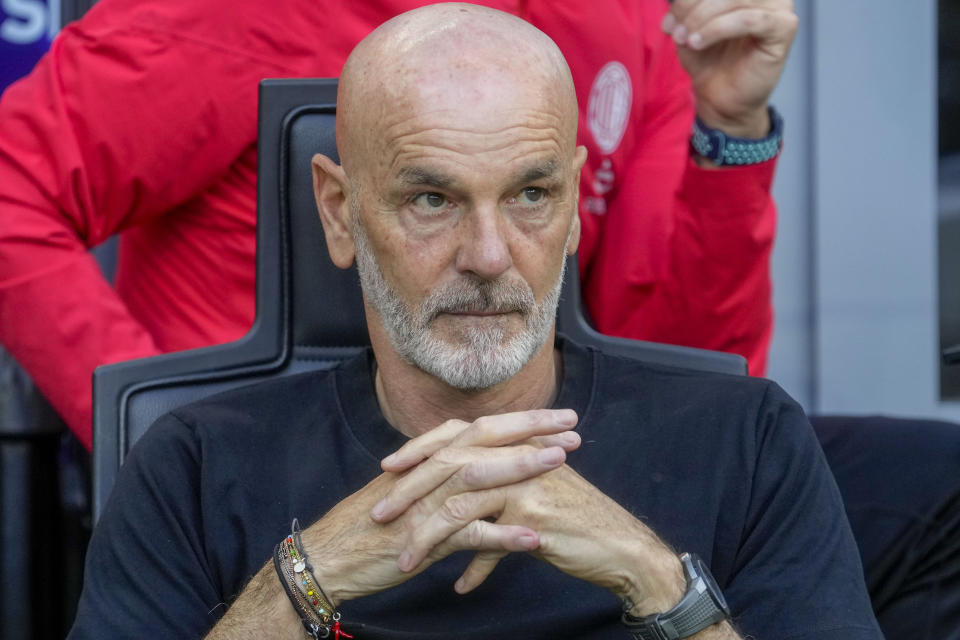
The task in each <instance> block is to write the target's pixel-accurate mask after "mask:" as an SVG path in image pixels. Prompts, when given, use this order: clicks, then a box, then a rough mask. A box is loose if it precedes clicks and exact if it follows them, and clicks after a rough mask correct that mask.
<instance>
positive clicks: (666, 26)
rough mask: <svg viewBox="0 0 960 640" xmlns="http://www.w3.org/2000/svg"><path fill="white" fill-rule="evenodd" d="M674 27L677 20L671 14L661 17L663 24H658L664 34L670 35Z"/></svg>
mask: <svg viewBox="0 0 960 640" xmlns="http://www.w3.org/2000/svg"><path fill="white" fill-rule="evenodd" d="M675 26H677V19H676V18H674V17H673V14H672V13H668V14H667V15H665V16H663V22H661V23H660V28H661V29H663V31H664V32H666V33H672V32H673V28H674V27H675Z"/></svg>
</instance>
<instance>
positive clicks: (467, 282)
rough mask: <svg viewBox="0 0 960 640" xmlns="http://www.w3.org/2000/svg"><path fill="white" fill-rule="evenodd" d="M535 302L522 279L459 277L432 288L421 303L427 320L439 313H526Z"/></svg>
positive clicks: (530, 290)
mask: <svg viewBox="0 0 960 640" xmlns="http://www.w3.org/2000/svg"><path fill="white" fill-rule="evenodd" d="M535 306H536V299H535V298H534V297H533V289H531V288H530V285H528V284H527V283H526V282H523V281H511V280H505V279H501V280H475V279H461V280H456V281H454V282H451V283H449V284H446V285H444V286H442V287H441V288H439V289H437V290H435V291H433V292H431V293H430V295H428V296H427V298H426V299H425V300H424V301H423V303H422V304H421V307H420V309H421V314H422V317H423V319H424V320H426V321H427V322H429V321H431V320H433V319H434V318H436V317H437V316H438V315H440V314H441V313H470V312H473V313H510V312H517V313H520V314H522V315H524V316H526V315H529V314H530V312H531V311H532V310H533V308H534V307H535Z"/></svg>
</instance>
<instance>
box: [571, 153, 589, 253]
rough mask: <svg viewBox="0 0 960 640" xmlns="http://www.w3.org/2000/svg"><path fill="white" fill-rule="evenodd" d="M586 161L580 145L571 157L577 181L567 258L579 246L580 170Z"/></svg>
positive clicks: (585, 155)
mask: <svg viewBox="0 0 960 640" xmlns="http://www.w3.org/2000/svg"><path fill="white" fill-rule="evenodd" d="M586 161H587V148H586V147H584V146H582V145H581V146H578V147H577V150H576V152H575V153H574V156H573V168H574V171H575V172H576V174H577V180H576V183H575V184H574V189H575V191H574V192H573V195H574V202H575V204H574V207H573V221H572V222H571V228H570V238H569V239H568V240H567V255H568V256H572V255H573V254H575V253H576V252H577V247H579V246H580V170H581V169H583V165H584V163H586Z"/></svg>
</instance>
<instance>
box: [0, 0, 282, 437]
mask: <svg viewBox="0 0 960 640" xmlns="http://www.w3.org/2000/svg"><path fill="white" fill-rule="evenodd" d="M225 4H229V3H224V2H221V1H218V0H210V1H209V2H199V3H197V2H194V0H189V2H185V1H183V0H175V1H173V2H166V3H140V2H134V1H132V0H117V1H113V2H104V3H102V4H101V5H98V6H97V7H95V8H94V9H93V10H92V11H91V13H90V14H88V16H87V17H86V18H84V20H82V21H81V22H79V23H75V24H74V25H72V26H70V27H68V28H67V29H66V30H65V31H64V32H63V33H61V34H60V36H59V37H58V38H57V39H56V40H55V41H54V43H53V46H52V48H51V51H50V52H49V53H48V54H47V55H46V56H45V57H44V58H43V59H42V60H41V62H40V63H39V64H38V66H37V67H36V69H35V70H34V72H33V73H32V74H31V75H30V76H28V77H27V78H25V79H23V80H21V81H20V82H18V83H16V84H14V85H12V86H11V87H9V88H8V90H7V91H6V92H5V94H4V95H3V98H2V101H0V339H2V341H3V343H4V345H5V346H6V347H7V348H8V349H9V350H10V352H11V353H12V354H13V356H14V357H15V358H16V359H17V360H18V361H19V362H20V363H21V364H22V365H23V366H24V367H25V368H26V369H27V371H28V372H29V373H30V375H31V376H32V377H33V379H34V380H35V382H36V383H37V385H38V387H39V388H40V390H41V391H42V392H43V393H44V394H45V395H46V396H47V397H48V398H49V399H50V401H51V402H52V404H53V405H54V407H55V408H56V409H57V411H58V412H59V413H60V415H61V416H63V417H64V419H65V420H66V421H67V423H68V424H69V426H70V427H71V429H72V430H73V431H74V432H75V433H76V434H77V435H78V436H79V438H80V439H81V440H82V441H83V442H84V444H86V445H87V446H88V447H89V445H90V406H91V400H90V396H91V390H90V377H91V374H92V371H93V369H94V367H96V366H97V365H99V364H103V363H109V362H114V361H118V360H123V359H128V358H135V357H140V356H146V355H152V354H154V353H156V352H157V348H156V347H155V345H154V342H153V340H152V339H151V337H150V336H149V335H148V334H147V332H146V331H145V330H144V329H143V328H142V327H141V326H140V325H139V324H138V323H137V322H136V321H135V320H134V319H133V318H132V317H131V315H130V313H129V312H128V310H127V309H126V308H125V306H124V304H123V303H122V302H121V300H120V299H119V298H118V297H117V295H116V294H115V292H114V291H113V289H112V288H111V287H110V286H109V285H108V284H107V283H106V282H105V281H104V279H103V277H102V276H101V274H100V271H99V269H98V267H97V265H96V263H95V261H94V260H93V259H92V258H91V257H90V255H89V254H88V253H87V249H88V248H89V247H92V246H95V245H97V244H99V243H100V242H102V241H104V240H105V239H107V238H108V237H109V236H111V235H112V234H113V233H115V232H118V231H122V230H123V229H125V228H129V227H131V226H133V225H137V224H142V223H143V222H145V221H148V220H150V219H153V218H155V217H157V216H160V215H162V214H164V213H165V212H167V211H169V210H170V209H171V208H172V207H174V206H176V205H177V204H178V203H182V202H184V201H187V200H189V199H191V198H193V197H194V196H195V195H196V194H198V193H199V192H200V191H202V190H203V189H204V187H205V185H207V184H209V183H210V182H211V180H213V179H215V178H216V177H217V176H219V175H220V174H222V173H224V172H225V171H226V170H227V169H228V167H229V166H230V164H231V163H232V162H233V161H234V160H235V159H236V158H237V157H238V156H239V155H240V153H241V151H242V150H243V149H244V148H245V147H247V146H249V145H250V144H251V143H252V142H253V141H254V140H255V136H256V92H257V82H258V81H259V79H261V78H262V77H266V76H278V75H285V73H284V70H283V69H282V68H280V67H276V66H271V65H269V64H266V63H263V62H262V60H261V59H258V58H256V57H255V56H253V55H251V54H250V51H249V50H246V51H244V50H242V49H241V48H240V47H238V50H236V51H223V48H222V46H220V45H214V44H211V42H220V39H216V40H214V39H207V38H206V35H207V34H205V33H204V30H203V27H197V28H194V29H192V30H190V31H189V33H190V37H186V36H184V35H182V34H183V33H186V32H187V31H186V30H180V29H178V26H179V25H178V24H176V23H175V20H176V21H179V22H186V21H187V19H188V17H189V12H190V11H193V12H194V13H196V12H198V11H209V12H215V11H229V10H230V8H229V7H228V6H224V5H225ZM217 5H220V6H217ZM191 7H196V9H193V8H191ZM201 7H202V8H201ZM250 10H252V7H251V8H250ZM220 22H221V21H220V20H215V19H209V18H207V19H205V20H202V19H201V20H198V23H200V24H205V25H207V27H206V28H210V29H216V28H218V27H217V25H218V24H219V23H220ZM247 22H248V23H250V24H257V20H255V19H253V18H248V19H247ZM226 28H227V29H229V27H226ZM271 44H272V43H271ZM284 53H285V52H284V51H283V47H282V46H281V47H278V48H277V55H278V56H279V55H283V54H284ZM225 54H226V55H225ZM214 96H230V98H231V99H229V100H223V99H221V100H215V99H214V98H213V97H214ZM144 114H150V115H149V119H148V118H146V117H145V115H144Z"/></svg>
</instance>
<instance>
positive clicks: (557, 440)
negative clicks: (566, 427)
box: [527, 431, 581, 453]
mask: <svg viewBox="0 0 960 640" xmlns="http://www.w3.org/2000/svg"><path fill="white" fill-rule="evenodd" d="M527 443H528V444H531V445H533V446H535V447H539V448H541V449H546V448H547V447H560V448H561V449H563V450H564V451H566V452H567V453H570V452H571V451H576V450H577V449H579V448H580V443H581V439H580V434H579V433H577V432H576V431H564V432H563V433H555V434H553V435H549V436H534V437H532V438H530V439H528V440H527Z"/></svg>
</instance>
